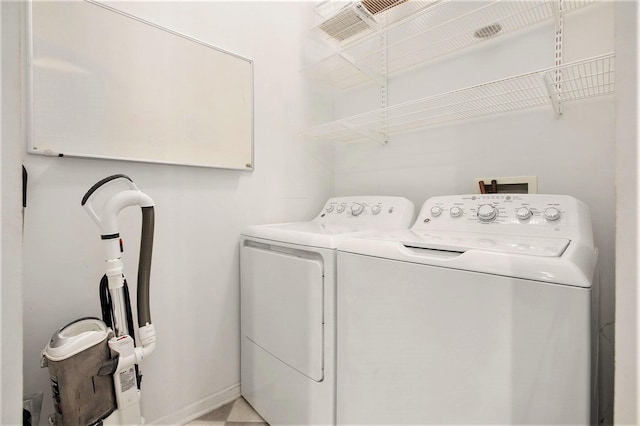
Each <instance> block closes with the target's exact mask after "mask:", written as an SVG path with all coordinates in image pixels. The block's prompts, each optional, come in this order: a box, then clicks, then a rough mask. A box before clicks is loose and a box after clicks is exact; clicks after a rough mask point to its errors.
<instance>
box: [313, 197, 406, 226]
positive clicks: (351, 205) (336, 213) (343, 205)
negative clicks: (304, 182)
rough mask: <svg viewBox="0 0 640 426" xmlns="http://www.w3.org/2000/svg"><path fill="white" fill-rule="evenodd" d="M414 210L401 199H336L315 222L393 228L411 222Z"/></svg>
mask: <svg viewBox="0 0 640 426" xmlns="http://www.w3.org/2000/svg"><path fill="white" fill-rule="evenodd" d="M414 210H415V209H414V206H413V203H412V202H411V201H409V200H407V199H406V198H403V197H385V196H356V197H336V198H331V199H329V200H328V201H327V202H326V203H325V205H324V207H323V208H322V211H321V212H320V213H319V214H318V216H317V217H316V218H315V221H317V222H322V223H349V224H352V223H353V222H354V221H358V222H363V223H376V224H378V225H380V224H388V225H389V226H393V225H394V224H395V223H405V222H411V220H412V219H413V214H414ZM409 225H410V223H409ZM409 225H404V227H405V228H406V227H408V226H409Z"/></svg>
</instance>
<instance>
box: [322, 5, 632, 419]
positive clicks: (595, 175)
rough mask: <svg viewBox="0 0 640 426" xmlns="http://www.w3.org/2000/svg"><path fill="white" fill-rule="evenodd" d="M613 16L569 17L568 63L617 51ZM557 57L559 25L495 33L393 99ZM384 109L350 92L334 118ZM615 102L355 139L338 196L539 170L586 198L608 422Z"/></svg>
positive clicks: (467, 183)
mask: <svg viewBox="0 0 640 426" xmlns="http://www.w3.org/2000/svg"><path fill="white" fill-rule="evenodd" d="M613 22H614V7H613V3H608V2H605V3H603V4H598V5H596V6H591V7H589V8H587V9H585V10H583V11H580V12H576V13H574V14H572V15H570V16H568V17H567V18H566V20H565V45H564V62H565V63H567V62H570V61H573V60H577V59H581V58H586V57H589V56H595V55H599V54H603V53H607V52H610V51H613V50H614V25H613ZM507 37H509V38H508V39H507ZM553 53H554V27H553V25H552V24H545V25H542V26H538V27H536V28H533V29H531V30H528V31H526V32H525V33H522V34H518V35H513V36H505V38H504V39H502V40H500V38H499V37H498V38H496V39H494V40H490V41H488V42H487V43H486V46H481V47H479V48H476V49H473V50H469V51H466V52H464V53H463V54H461V55H454V56H451V57H446V58H442V59H440V60H438V61H436V62H434V63H433V64H431V65H429V66H425V67H422V68H420V69H417V70H415V71H412V72H409V73H406V74H405V75H401V76H398V77H394V78H392V79H391V80H390V82H389V96H390V98H391V104H393V103H398V102H405V101H408V100H411V99H414V98H419V97H426V96H429V95H432V94H437V93H444V92H446V91H449V90H454V89H458V88H464V87H467V86H471V85H474V84H479V83H482V82H487V81H492V80H496V79H500V78H504V77H509V76H511V75H515V74H518V73H524V72H528V71H534V70H537V69H542V68H546V67H549V66H552V65H553V64H554V55H553ZM617 90H618V91H620V90H625V87H620V86H618V87H617ZM358 92H359V93H358ZM362 99H366V100H362ZM379 105H380V104H379V95H378V93H377V92H376V91H375V90H369V89H366V90H357V91H354V92H349V93H346V94H344V95H342V96H341V97H340V98H339V99H338V100H337V102H336V105H335V111H336V118H339V117H343V116H348V115H350V114H354V113H356V112H363V111H367V110H371V109H375V108H378V107H379ZM614 106H615V102H614V97H603V98H594V99H589V100H585V101H582V102H580V103H575V104H566V105H565V108H564V115H563V117H561V118H560V119H555V118H554V115H553V111H552V110H551V108H548V109H536V110H527V111H523V112H515V113H509V114H506V115H501V116H495V117H487V118H484V119H478V120H474V121H466V122H460V123H453V124H450V125H446V126H440V127H434V128H430V129H427V130H424V131H419V132H415V133H412V134H408V135H403V136H398V137H392V138H390V140H389V143H388V144H387V145H385V146H378V145H374V144H367V143H352V144H343V145H336V150H335V158H336V193H337V194H336V195H349V194H394V195H401V196H405V197H407V198H409V199H411V200H412V201H413V202H414V203H415V204H416V205H417V206H420V205H421V204H422V203H423V202H424V201H425V200H426V199H427V198H428V197H430V196H435V195H444V194H461V193H473V192H476V186H475V183H474V182H475V181H474V178H476V177H490V176H495V177H503V176H528V175H533V176H537V177H538V189H539V192H540V193H555V194H569V195H573V196H575V197H577V198H579V199H581V200H582V201H584V202H585V203H587V204H588V205H589V207H590V208H591V213H592V220H593V226H594V233H595V239H596V243H597V245H598V248H599V249H600V259H599V265H600V274H601V278H602V291H601V313H600V321H601V327H602V330H601V342H602V345H601V348H600V358H601V368H602V375H601V379H600V380H601V387H602V390H603V395H602V399H601V418H605V419H606V420H607V421H610V420H611V415H612V401H613V399H612V398H613V396H612V386H613V383H612V380H613V319H614V317H613V312H614V310H613V308H614V306H613V304H614V235H615V213H614V212H615V203H616V199H615V186H614V171H615V170H614V149H615V137H616V135H615V108H614Z"/></svg>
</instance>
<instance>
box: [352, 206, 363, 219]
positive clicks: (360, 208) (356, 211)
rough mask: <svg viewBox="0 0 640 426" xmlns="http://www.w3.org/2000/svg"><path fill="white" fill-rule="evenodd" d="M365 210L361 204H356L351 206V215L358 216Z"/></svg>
mask: <svg viewBox="0 0 640 426" xmlns="http://www.w3.org/2000/svg"><path fill="white" fill-rule="evenodd" d="M363 210H364V206H363V205H362V204H360V203H354V204H353V205H352V206H351V214H352V215H354V216H358V215H359V214H360V213H362V211H363Z"/></svg>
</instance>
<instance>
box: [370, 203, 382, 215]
mask: <svg viewBox="0 0 640 426" xmlns="http://www.w3.org/2000/svg"><path fill="white" fill-rule="evenodd" d="M381 210H382V206H380V204H376V205H375V206H373V207H371V213H373V214H378V213H380V211H381Z"/></svg>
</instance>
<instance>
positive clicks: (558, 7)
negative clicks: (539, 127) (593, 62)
mask: <svg viewBox="0 0 640 426" xmlns="http://www.w3.org/2000/svg"><path fill="white" fill-rule="evenodd" d="M563 1H564V0H557V2H556V3H555V8H554V11H555V27H556V28H555V29H556V34H555V52H554V54H555V65H556V67H559V66H561V65H562V38H563V30H564V4H563ZM554 80H555V81H553V85H554V87H553V88H552V89H550V88H549V87H548V86H549V83H548V81H546V76H545V82H546V83H547V90H548V91H549V90H552V92H551V91H550V92H549V95H550V98H551V99H552V100H551V102H552V104H553V110H554V111H555V114H556V118H559V117H560V116H561V115H562V102H561V101H560V95H559V94H560V93H561V92H562V70H561V69H556V70H555V71H554ZM554 97H555V100H554Z"/></svg>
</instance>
